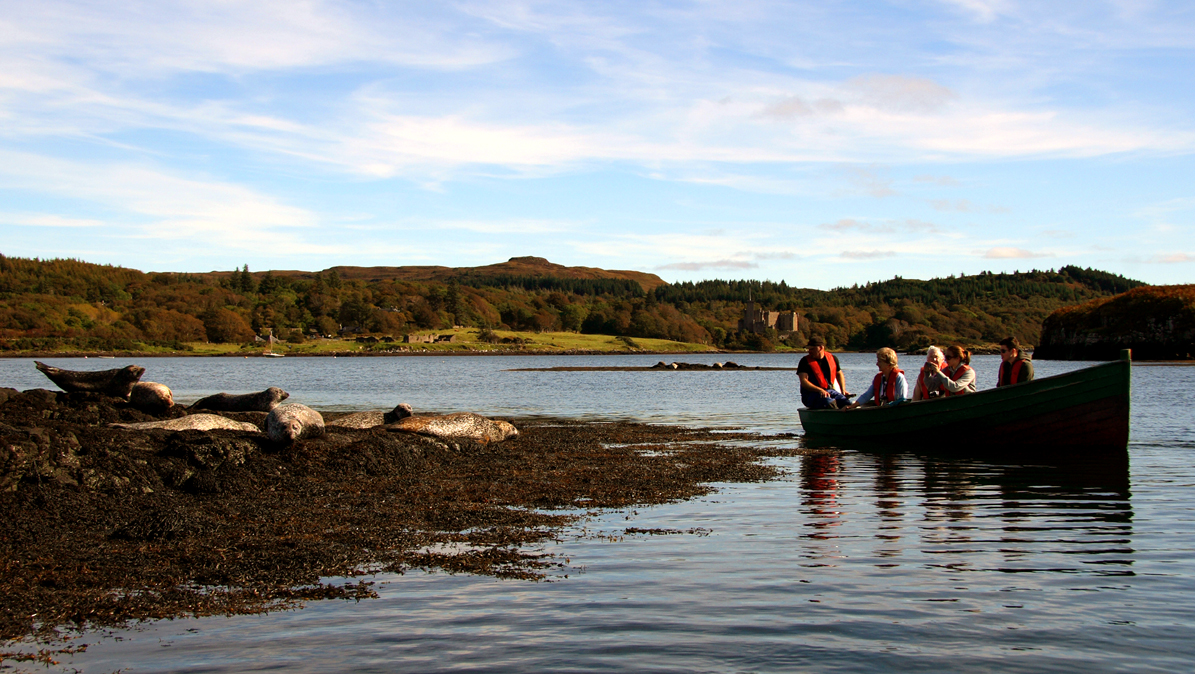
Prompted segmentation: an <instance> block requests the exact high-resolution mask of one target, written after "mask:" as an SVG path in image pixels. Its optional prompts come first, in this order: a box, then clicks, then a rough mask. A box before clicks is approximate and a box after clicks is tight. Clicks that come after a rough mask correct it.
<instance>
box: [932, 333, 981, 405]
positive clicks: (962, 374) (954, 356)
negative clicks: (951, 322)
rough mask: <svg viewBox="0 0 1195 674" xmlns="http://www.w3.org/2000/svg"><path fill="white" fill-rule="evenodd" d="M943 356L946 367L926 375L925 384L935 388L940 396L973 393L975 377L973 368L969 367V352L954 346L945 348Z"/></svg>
mask: <svg viewBox="0 0 1195 674" xmlns="http://www.w3.org/2000/svg"><path fill="white" fill-rule="evenodd" d="M945 356H946V367H944V368H942V369H940V370H937V371H933V372H931V373H930V374H928V375H927V376H926V383H927V384H929V385H933V386H936V387H937V388H938V389H939V390H940V391H942V395H948V396H958V395H963V394H964V393H975V391H976V386H975V381H976V376H975V368H973V367H971V352H970V351H968V350H966V349H964V348H963V347H961V346H959V345H957V344H956V345H954V346H948V347H946V353H945ZM927 367H928V366H927Z"/></svg>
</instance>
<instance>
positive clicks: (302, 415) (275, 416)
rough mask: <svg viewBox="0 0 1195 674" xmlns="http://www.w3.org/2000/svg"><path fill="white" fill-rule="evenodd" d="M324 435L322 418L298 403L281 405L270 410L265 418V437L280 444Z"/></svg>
mask: <svg viewBox="0 0 1195 674" xmlns="http://www.w3.org/2000/svg"><path fill="white" fill-rule="evenodd" d="M323 434H324V417H323V416H321V415H320V413H319V412H316V411H315V410H313V409H311V408H310V407H308V406H306V405H300V404H299V403H283V404H281V405H278V406H277V407H275V408H274V409H272V410H270V416H268V417H266V435H268V436H270V440H273V441H274V442H277V443H281V444H293V443H294V442H295V441H296V440H302V439H305V438H318V437H320V436H322V435H323Z"/></svg>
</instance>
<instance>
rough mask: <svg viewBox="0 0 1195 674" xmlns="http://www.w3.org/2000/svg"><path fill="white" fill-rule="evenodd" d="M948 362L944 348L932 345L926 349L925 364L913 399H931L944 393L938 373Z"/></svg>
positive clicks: (919, 375)
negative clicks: (943, 352)
mask: <svg viewBox="0 0 1195 674" xmlns="http://www.w3.org/2000/svg"><path fill="white" fill-rule="evenodd" d="M945 364H946V357H945V356H943V355H942V350H941V349H939V348H938V347H936V346H931V347H929V348H928V349H926V350H925V365H923V366H921V372H920V373H918V374H917V385H916V386H914V387H913V400H929V399H930V398H937V397H938V396H940V395H942V393H943V391H942V385H941V383H940V382H939V381H938V380H937V374H938V372H939V371H940V370H941V369H942V366H943V365H945Z"/></svg>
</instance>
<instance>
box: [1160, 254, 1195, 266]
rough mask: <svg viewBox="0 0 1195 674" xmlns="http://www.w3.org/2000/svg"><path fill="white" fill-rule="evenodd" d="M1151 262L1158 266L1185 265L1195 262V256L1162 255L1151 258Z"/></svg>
mask: <svg viewBox="0 0 1195 674" xmlns="http://www.w3.org/2000/svg"><path fill="white" fill-rule="evenodd" d="M1150 262H1156V263H1158V264H1184V263H1187V262H1195V255H1191V254H1190V253H1162V254H1159V255H1155V256H1153V257H1152V258H1150Z"/></svg>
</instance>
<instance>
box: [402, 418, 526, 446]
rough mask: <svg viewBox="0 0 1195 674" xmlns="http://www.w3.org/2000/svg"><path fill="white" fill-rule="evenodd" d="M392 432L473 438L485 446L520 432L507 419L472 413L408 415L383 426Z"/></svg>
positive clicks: (444, 437)
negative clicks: (495, 418) (499, 419)
mask: <svg viewBox="0 0 1195 674" xmlns="http://www.w3.org/2000/svg"><path fill="white" fill-rule="evenodd" d="M383 428H385V429H386V430H388V431H397V432H400V433H417V434H419V435H429V436H431V437H433V438H438V439H440V440H473V441H475V442H478V443H480V444H483V445H488V444H489V443H491V442H502V441H503V440H509V439H510V438H514V437H518V435H519V431H518V429H516V428H515V427H514V426H513V425H512V424H509V423H507V422H505V421H495V420H493V419H487V418H485V417H483V416H480V415H477V414H473V413H472V412H460V413H457V414H445V415H442V416H426V417H407V418H405V419H400V420H399V421H396V422H394V423H392V424H386V425H385V426H383Z"/></svg>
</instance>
